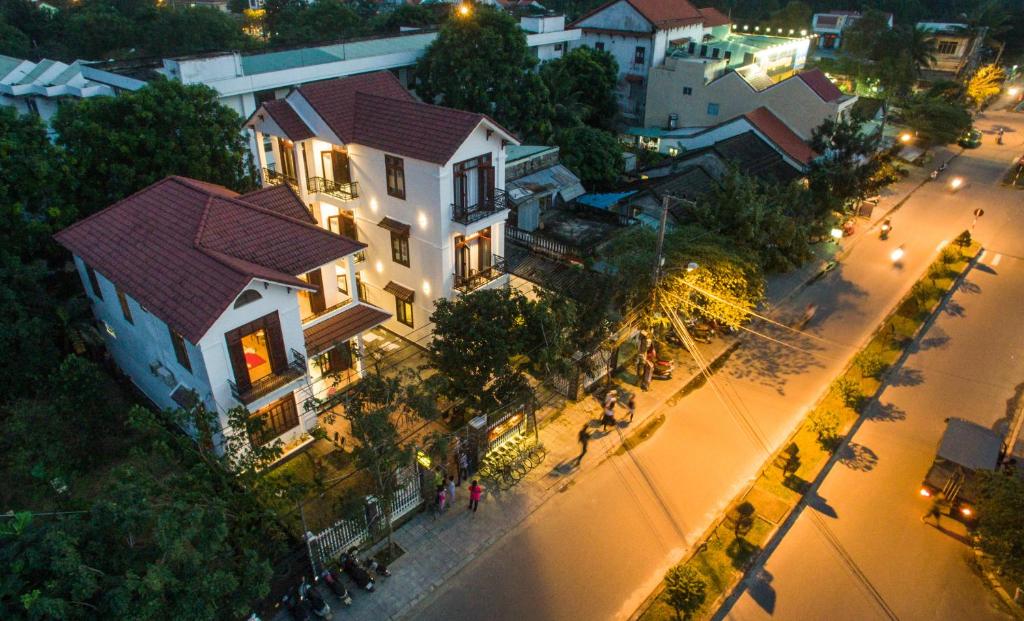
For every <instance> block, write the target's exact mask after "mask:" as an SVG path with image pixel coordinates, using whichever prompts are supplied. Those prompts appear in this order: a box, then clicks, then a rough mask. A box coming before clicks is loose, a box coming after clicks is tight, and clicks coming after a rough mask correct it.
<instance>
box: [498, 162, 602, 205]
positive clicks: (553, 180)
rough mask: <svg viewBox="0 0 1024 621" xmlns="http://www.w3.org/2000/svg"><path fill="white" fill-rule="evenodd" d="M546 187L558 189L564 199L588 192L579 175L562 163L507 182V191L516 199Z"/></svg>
mask: <svg viewBox="0 0 1024 621" xmlns="http://www.w3.org/2000/svg"><path fill="white" fill-rule="evenodd" d="M545 189H546V190H555V191H557V192H558V194H559V195H560V196H561V197H562V200H564V201H571V200H572V199H574V198H577V197H579V196H582V195H583V193H584V192H586V190H584V189H583V184H582V183H580V179H579V177H577V176H576V175H574V174H573V172H572V171H571V170H569V169H568V168H566V167H565V166H564V165H562V164H555V165H554V166H550V167H548V168H544V169H542V170H538V171H537V172H534V173H531V174H529V175H526V176H525V177H520V178H518V179H516V180H515V181H509V182H508V183H506V184H505V191H506V192H508V193H509V195H510V196H512V200H515V201H519V200H522V199H524V198H527V197H529V196H531V195H533V194H536V193H537V192H539V191H543V190H545Z"/></svg>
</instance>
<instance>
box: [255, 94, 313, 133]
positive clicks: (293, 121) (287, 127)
mask: <svg viewBox="0 0 1024 621" xmlns="http://www.w3.org/2000/svg"><path fill="white" fill-rule="evenodd" d="M263 109H264V110H266V111H267V114H269V115H270V118H272V119H274V122H275V123H277V126H278V127H280V128H281V130H282V131H283V132H284V133H285V136H286V137H287V138H288V139H289V140H305V139H307V138H312V137H313V136H314V135H315V134H314V133H313V130H311V129H310V128H309V125H306V122H305V121H303V120H302V118H300V117H299V115H298V113H297V112H295V109H294V108H292V107H291V106H290V105H288V102H286V101H284V100H282V99H272V100H270V101H266V102H264V103H263Z"/></svg>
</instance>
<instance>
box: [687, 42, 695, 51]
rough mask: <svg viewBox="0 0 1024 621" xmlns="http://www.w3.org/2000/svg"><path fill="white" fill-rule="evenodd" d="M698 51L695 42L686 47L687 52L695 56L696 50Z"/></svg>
mask: <svg viewBox="0 0 1024 621" xmlns="http://www.w3.org/2000/svg"><path fill="white" fill-rule="evenodd" d="M696 49H697V43H696V42H694V41H690V44H689V45H687V46H686V52H687V53H688V54H693V52H694V50H696Z"/></svg>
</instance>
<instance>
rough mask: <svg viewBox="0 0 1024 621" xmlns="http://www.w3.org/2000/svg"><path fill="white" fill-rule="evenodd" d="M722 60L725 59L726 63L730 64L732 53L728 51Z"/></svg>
mask: <svg viewBox="0 0 1024 621" xmlns="http://www.w3.org/2000/svg"><path fill="white" fill-rule="evenodd" d="M722 58H724V59H725V60H726V62H728V61H729V59H731V58H732V52H730V51H729V50H726V51H725V54H722Z"/></svg>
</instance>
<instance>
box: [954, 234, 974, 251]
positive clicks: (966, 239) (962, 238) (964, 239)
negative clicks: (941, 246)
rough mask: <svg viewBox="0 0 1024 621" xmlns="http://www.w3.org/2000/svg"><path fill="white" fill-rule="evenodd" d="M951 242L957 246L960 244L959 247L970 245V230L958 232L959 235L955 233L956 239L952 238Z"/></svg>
mask: <svg viewBox="0 0 1024 621" xmlns="http://www.w3.org/2000/svg"><path fill="white" fill-rule="evenodd" d="M953 243H954V244H956V245H957V246H960V247H961V248H966V247H967V246H970V245H971V232H970V231H964V232H963V233H960V234H959V235H957V237H956V239H954V240H953Z"/></svg>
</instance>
